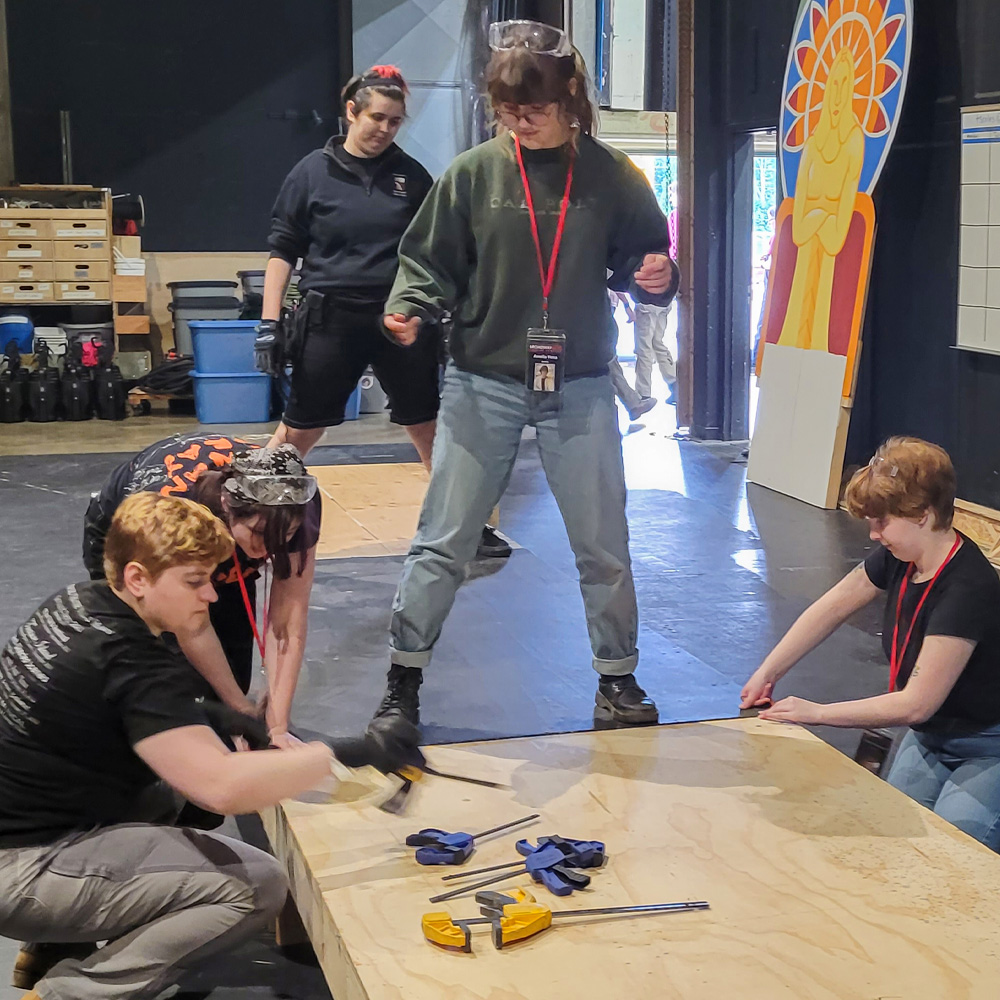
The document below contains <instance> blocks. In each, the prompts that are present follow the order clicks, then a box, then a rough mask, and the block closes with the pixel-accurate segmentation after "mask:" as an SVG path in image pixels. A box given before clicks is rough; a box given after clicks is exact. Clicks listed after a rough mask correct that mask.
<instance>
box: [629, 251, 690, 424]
mask: <svg viewBox="0 0 1000 1000" xmlns="http://www.w3.org/2000/svg"><path fill="white" fill-rule="evenodd" d="M670 263H671V264H672V265H673V270H674V274H675V278H676V280H675V282H674V286H673V290H674V292H675V293H676V291H677V285H678V284H679V281H680V271H679V270H677V265H676V264H675V263H674V262H673V260H671V262H670ZM669 315H670V306H669V305H667V306H660V305H650V304H649V303H645V302H637V303H636V306H635V391H636V392H637V393H638V394H639V396H640V397H641V398H642V399H651V398H652V392H653V366H654V365H656V366H657V367H658V368H659V369H660V376H661V377H662V379H663V381H664V382H666V384H667V389H668V390H669V394H668V396H667V399H666V402H667V403H671V404H673V403H676V402H677V400H676V398H675V396H674V390H675V388H676V386H677V365H676V364H675V362H674V356H673V354H671V353H670V348H669V347H667V343H666V332H667V317H668V316H669Z"/></svg>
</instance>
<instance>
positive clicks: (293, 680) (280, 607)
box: [264, 546, 316, 746]
mask: <svg viewBox="0 0 1000 1000" xmlns="http://www.w3.org/2000/svg"><path fill="white" fill-rule="evenodd" d="M302 559H303V560H304V565H303V567H302V575H301V576H300V575H299V572H298V569H299V567H298V566H297V565H296V564H297V563H298V561H299V557H297V556H293V558H292V574H291V576H289V577H288V579H287V580H279V579H275V580H274V581H273V583H272V584H271V605H270V609H269V611H268V621H267V636H266V638H265V640H264V642H265V656H264V669H265V672H266V673H267V691H268V699H267V715H266V719H267V728H268V732H269V734H270V736H271V739H272V741H273V742H274V743H275V745H277V746H287V745H288V744H289V742H290V741H289V740H288V723H289V719H290V717H291V712H292V699H293V698H294V697H295V688H296V686H297V685H298V682H299V673H300V672H301V670H302V660H303V657H304V656H305V652H306V632H307V630H308V623H309V594H310V593H311V591H312V584H313V576H314V575H315V572H316V546H313V547H312V548H311V549H309V550H308V552H306V553H305V555H304V556H302Z"/></svg>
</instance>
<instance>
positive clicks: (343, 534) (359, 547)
mask: <svg viewBox="0 0 1000 1000" xmlns="http://www.w3.org/2000/svg"><path fill="white" fill-rule="evenodd" d="M309 471H310V472H311V473H312V474H313V475H314V476H316V478H317V479H318V480H319V486H320V490H321V492H322V495H323V526H322V529H321V532H320V539H319V546H318V547H317V550H316V552H317V557H318V558H319V559H345V558H353V557H357V556H387V555H405V554H406V553H407V552H408V551H409V548H410V540H411V539H412V538H413V536H414V534H416V530H417V519H418V518H419V516H420V508H421V506H422V505H423V502H424V494H425V493H426V492H427V473H426V472H425V470H424V467H423V466H422V465H420V464H418V463H416V462H405V463H385V464H364V465H319V466H313V467H312V468H310V470H309Z"/></svg>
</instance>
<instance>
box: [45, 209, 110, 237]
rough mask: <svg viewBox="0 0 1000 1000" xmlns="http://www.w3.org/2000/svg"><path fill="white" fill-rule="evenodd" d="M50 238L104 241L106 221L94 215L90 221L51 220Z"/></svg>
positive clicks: (105, 217) (106, 229) (103, 217)
mask: <svg viewBox="0 0 1000 1000" xmlns="http://www.w3.org/2000/svg"><path fill="white" fill-rule="evenodd" d="M52 238H53V239H55V240H106V239H107V238H108V219H107V216H105V215H95V216H94V217H93V218H92V219H60V218H53V219H52Z"/></svg>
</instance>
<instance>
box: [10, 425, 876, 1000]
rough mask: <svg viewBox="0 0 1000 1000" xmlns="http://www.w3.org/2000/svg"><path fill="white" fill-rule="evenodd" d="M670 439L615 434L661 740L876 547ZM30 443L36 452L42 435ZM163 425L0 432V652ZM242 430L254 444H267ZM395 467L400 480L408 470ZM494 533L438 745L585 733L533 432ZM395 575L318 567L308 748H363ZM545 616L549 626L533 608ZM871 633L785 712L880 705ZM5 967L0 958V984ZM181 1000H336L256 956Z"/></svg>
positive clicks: (849, 740) (216, 971)
mask: <svg viewBox="0 0 1000 1000" xmlns="http://www.w3.org/2000/svg"><path fill="white" fill-rule="evenodd" d="M140 419H141V420H142V421H143V423H140ZM672 421H673V411H672V409H670V408H667V407H659V408H658V409H656V410H654V411H653V412H652V413H651V414H650V415H649V417H648V418H647V421H646V423H645V425H644V426H632V427H629V426H628V424H627V420H626V419H625V418H624V416H623V417H622V428H623V433H624V434H625V437H624V453H625V460H626V470H627V478H628V482H629V489H630V493H629V519H630V525H631V533H632V555H633V563H634V571H635V578H636V586H637V592H638V597H639V607H640V615H641V633H640V642H639V645H640V650H641V662H640V667H639V676H640V678H641V680H642V682H643V684H644V685H645V686H646V687H647V689H648V690H649V692H650V694H652V695H653V696H654V697H655V698H656V700H657V702H658V703H659V705H660V708H661V719H662V721H665V722H667V721H678V720H688V719H704V718H713V717H720V716H732V715H735V714H736V712H737V700H738V692H739V690H740V687H741V686H742V684H743V682H744V681H745V679H746V677H747V676H748V675H749V674H750V672H751V671H752V670H753V669H754V668H755V667H756V666H757V665H758V664H759V662H760V660H761V658H762V657H763V656H764V655H765V654H766V652H767V651H768V649H769V648H770V647H771V646H772V645H773V644H774V642H775V641H776V640H777V639H778V638H779V637H780V635H781V633H782V632H783V631H784V629H786V628H787V627H788V626H789V625H790V624H791V622H792V621H793V620H794V618H795V617H796V616H797V615H798V614H799V613H800V612H801V611H802V610H803V609H804V608H805V607H806V605H807V604H808V603H809V602H810V601H811V600H813V599H815V598H816V597H817V596H819V595H820V594H821V593H822V592H823V591H824V590H825V589H826V588H827V587H829V586H830V585H831V584H833V583H834V582H835V581H836V580H837V579H839V578H840V576H842V575H843V574H844V573H845V572H847V571H848V570H849V569H850V568H851V567H852V566H853V565H854V564H855V563H856V562H857V561H858V560H860V559H861V558H863V557H864V555H865V553H866V551H868V550H869V548H870V546H871V543H870V542H869V540H868V538H867V533H866V530H865V528H864V526H863V525H861V524H858V523H856V522H853V521H852V520H851V519H850V518H849V517H848V516H847V515H846V514H844V513H842V512H839V511H819V510H816V509H814V508H811V507H808V506H806V505H805V504H802V503H799V502H797V501H794V500H791V499H789V498H787V497H784V496H781V495H778V494H775V493H771V492H770V491H767V490H764V489H761V488H759V487H755V486H752V485H751V486H748V485H747V484H746V466H745V463H744V462H743V461H742V460H741V458H740V447H739V446H734V445H701V444H695V443H689V442H683V441H677V440H674V439H673V437H672V431H673V429H674V427H673V423H672ZM30 426H31V427H33V428H34V432H33V434H32V435H30V439H31V441H33V442H34V444H33V447H34V448H35V450H36V452H37V450H38V449H39V447H40V442H43V441H44V438H45V437H46V436H47V435H46V434H45V433H44V432H43V431H42V430H41V428H40V427H39V425H30ZM66 426H67V425H61V426H60V427H59V430H60V431H62V428H64V427H66ZM166 426H167V425H166V423H164V422H158V421H157V420H156V418H155V416H154V417H151V418H139V419H136V420H134V421H132V420H130V421H127V422H126V424H124V425H119V427H120V429H121V431H122V433H115V434H109V433H107V430H108V425H104V426H103V427H101V426H100V425H98V424H97V423H96V422H94V424H93V427H89V426H87V425H77V427H78V428H79V431H78V435H79V434H81V433H82V434H84V435H86V433H87V431H92V432H94V433H92V439H88V440H86V441H81V440H79V439H78V440H76V442H75V444H74V443H73V441H71V440H70V439H69V438H68V437H66V438H65V439H63V440H61V441H59V442H57V443H58V446H59V450H61V451H63V454H60V455H49V456H45V457H38V456H37V455H35V456H32V455H30V454H27V453H26V446H27V445H30V441H27V438H28V437H29V435H28V428H29V425H20V426H19V427H17V428H16V431H17V433H18V434H20V435H22V437H20V438H18V439H17V441H14V439H12V438H11V437H10V436H9V434H8V430H9V428H8V427H4V428H3V430H2V431H0V454H3V453H4V452H6V453H7V454H6V455H5V456H4V457H0V509H2V510H3V512H4V524H5V527H6V529H7V530H6V531H5V533H4V536H3V542H2V546H3V554H4V559H3V562H2V569H0V581H2V592H3V597H4V599H3V601H0V636H3V637H6V636H8V635H9V634H10V633H11V632H12V631H13V630H14V629H15V628H16V627H17V625H18V624H20V622H21V621H22V620H23V618H24V617H26V616H27V615H28V614H30V613H31V611H32V610H33V609H34V608H35V606H36V605H37V604H38V603H39V601H41V600H42V599H43V598H44V597H46V596H47V595H48V594H50V593H51V592H53V591H55V590H57V589H59V588H60V587H62V586H64V585H65V584H66V583H67V582H68V581H70V580H72V579H76V578H82V577H83V573H82V570H81V565H80V555H79V552H80V537H79V536H80V519H81V517H82V514H83V510H84V507H85V506H86V498H87V496H88V494H89V492H90V491H91V490H93V489H96V488H97V487H98V486H99V485H100V483H101V481H102V479H103V477H104V476H105V475H106V474H107V472H108V471H109V470H110V469H111V468H113V467H114V465H116V464H117V463H118V462H119V461H121V454H120V452H121V451H122V450H132V449H134V448H138V447H142V446H143V445H144V444H145V443H148V441H152V440H156V439H157V438H158V437H160V436H162V435H165V434H166V433H171V432H173V431H174V430H175V429H179V428H173V427H171V428H170V430H165V429H164V428H165V427H166ZM187 426H190V423H188V424H187ZM247 430H248V431H250V432H251V433H253V434H256V435H262V434H263V433H266V431H267V428H263V427H260V426H257V427H254V428H248V429H247ZM62 433H64V434H65V433H66V432H64V431H62ZM404 441H405V435H404V433H403V432H402V431H401V430H400V429H399V428H395V427H391V426H390V425H388V422H387V421H386V419H385V417H383V416H381V415H379V416H374V417H367V418H364V419H363V420H361V421H359V422H357V423H355V424H346V425H344V426H343V427H342V428H337V429H335V430H334V431H332V432H330V434H328V437H327V439H326V441H325V442H324V446H323V447H321V448H319V449H317V450H316V451H315V452H314V453H313V455H312V456H311V460H312V461H314V462H317V463H323V462H330V463H336V462H352V463H353V462H358V461H372V460H378V458H377V457H376V456H377V455H379V454H380V453H382V452H383V451H385V450H386V449H382V448H377V447H375V448H373V447H371V446H372V445H384V444H394V443H395V444H399V443H401V442H404ZM98 445H100V447H98ZM119 445H120V446H121V447H119ZM92 446H93V447H92ZM12 451H17V452H19V453H18V454H10V452H12ZM391 451H392V454H393V458H392V460H394V461H399V460H400V457H399V456H400V455H405V454H407V453H408V452H407V449H405V448H404V449H400V448H398V447H396V448H392V449H391ZM88 452H90V453H89V454H86V453H88ZM111 452H118V453H117V454H113V453H111ZM83 454H86V458H81V457H80V456H81V455H83ZM411 458H412V459H413V460H415V459H416V455H415V453H412V454H411ZM381 460H383V461H384V460H386V459H384V458H383V459H381ZM501 528H502V530H503V531H504V532H505V533H506V534H508V535H509V536H510V537H512V538H513V539H514V540H515V541H516V542H518V543H519V545H520V546H521V548H519V549H517V550H516V551H515V552H514V554H513V555H512V557H511V558H510V560H508V561H506V562H502V563H500V564H492V565H490V564H486V565H482V566H477V567H475V569H474V571H473V572H472V573H471V574H470V578H469V580H468V582H467V584H466V585H465V586H464V587H463V588H462V590H461V592H460V594H459V597H458V600H457V601H456V606H455V610H454V612H453V613H452V615H451V617H450V618H449V620H448V623H447V625H446V628H445V631H444V633H443V635H442V637H441V641H440V643H439V645H438V647H437V651H436V658H435V662H434V664H433V666H432V668H431V669H429V670H428V671H427V680H426V683H425V685H424V689H423V698H422V701H423V706H424V717H425V723H426V731H427V737H428V741H429V742H441V741H448V740H461V739H468V738H483V737H491V736H515V735H527V734H532V733H541V732H557V731H565V730H575V729H587V728H591V726H592V715H591V713H592V706H593V689H594V685H595V681H596V678H595V677H594V675H593V673H592V671H591V670H590V668H589V661H590V652H589V647H588V644H587V640H586V630H585V624H584V618H583V610H582V603H581V600H580V596H579V590H578V588H577V581H576V572H575V567H574V563H573V557H572V553H571V552H570V550H569V546H568V542H567V540H566V536H565V531H564V529H563V527H562V523H561V520H560V518H559V514H558V511H557V509H556V506H555V503H554V501H553V499H552V496H551V494H550V493H549V492H548V489H547V487H546V484H545V479H544V473H543V472H542V469H541V465H540V462H539V459H538V454H537V450H536V448H535V446H534V441H533V440H532V435H531V433H530V432H528V433H527V434H526V436H525V440H524V442H523V446H522V449H521V455H520V457H519V460H518V463H517V467H516V470H515V474H514V476H513V479H512V482H511V486H510V488H509V490H508V492H507V495H506V497H505V499H504V501H503V503H502V505H501ZM401 564H402V560H401V559H398V558H394V557H385V558H370V559H345V560H330V561H325V562H323V563H321V564H320V566H319V568H318V571H317V575H316V584H315V588H314V593H313V600H312V612H311V618H310V637H309V645H308V651H307V661H306V664H305V667H304V670H303V676H302V681H301V684H300V688H299V692H298V698H297V701H296V709H295V721H296V723H297V724H298V725H299V726H300V727H301V729H302V730H303V731H304V732H318V733H328V734H341V733H349V732H355V731H358V730H359V729H361V728H362V727H363V725H364V724H365V722H366V721H367V719H368V718H369V716H370V714H371V711H372V709H373V708H374V706H375V704H376V703H377V701H378V699H379V697H380V693H381V691H382V687H383V681H384V672H385V669H386V667H387V655H386V641H387V635H386V627H387V623H388V615H389V606H390V602H391V599H392V594H393V591H394V589H395V585H396V582H397V580H398V577H399V572H400V567H401ZM542 606H544V607H545V608H546V612H545V615H544V617H543V618H540V617H539V616H538V615H537V614H536V613H535V609H537V608H538V607H542ZM878 618H879V612H878V609H876V608H869V609H866V610H865V611H863V612H861V613H859V615H857V616H856V617H855V619H854V620H852V621H851V622H850V623H849V624H848V625H846V626H845V627H844V628H842V629H841V630H840V631H839V632H838V633H837V634H836V635H835V636H833V637H832V638H831V639H830V640H828V642H827V643H826V644H825V645H824V646H823V647H822V648H821V649H819V650H817V651H816V652H815V653H813V654H812V655H810V656H809V657H807V658H806V660H805V661H804V662H803V663H802V664H801V665H800V667H799V668H798V670H797V671H795V672H794V673H793V674H792V675H791V677H790V678H789V679H787V680H786V681H785V682H784V683H783V684H782V685H781V687H780V688H779V694H780V693H782V692H786V693H796V694H799V695H802V696H804V697H807V698H813V699H816V700H821V701H824V700H825V701H831V700H836V699H841V698H847V697H864V696H867V695H872V694H876V693H878V692H880V691H884V690H885V685H886V683H887V675H888V670H887V667H886V665H885V663H884V661H883V657H882V653H881V649H880V645H879V639H878V629H879V620H878ZM820 735H821V736H823V737H824V738H825V739H828V740H829V741H830V742H832V743H833V744H834V745H836V746H837V747H839V748H840V749H842V750H844V751H845V752H847V753H853V751H854V749H855V747H856V744H857V738H858V734H857V733H855V732H851V731H837V730H825V731H820ZM14 950H15V949H14V946H13V943H12V942H6V941H3V940H2V939H0V972H2V970H4V969H5V968H6V967H7V965H8V963H9V961H12V959H13V954H14ZM183 986H184V989H185V990H187V991H194V992H198V991H201V994H202V995H207V993H208V992H210V993H211V996H212V997H213V998H214V1000H223V998H226V1000H228V998H229V997H236V996H237V995H239V996H240V997H254V996H260V997H273V996H288V997H297V998H303V1000H305V998H310V1000H311V998H325V997H328V996H329V994H328V992H327V990H326V987H325V985H324V983H323V980H322V976H321V975H320V973H319V971H318V970H317V969H316V968H315V967H311V966H310V965H308V964H301V962H296V961H293V960H292V959H291V958H290V957H289V956H285V955H282V954H280V953H278V952H277V951H276V950H275V949H274V948H273V946H272V945H271V943H270V942H268V941H267V940H266V939H263V938H262V939H261V940H260V941H258V942H255V943H253V944H252V945H249V946H247V948H246V949H244V951H243V953H241V954H240V955H237V956H230V957H227V958H224V959H220V960H218V961H216V962H214V963H211V964H210V965H209V966H208V967H207V968H206V969H205V970H204V971H202V972H200V973H199V974H198V975H197V976H194V977H191V978H189V979H188V980H186V981H185V983H184V984H183ZM16 995H17V994H16V993H15V991H13V990H7V989H4V988H2V987H0V1000H12V998H13V997H14V996H16Z"/></svg>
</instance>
